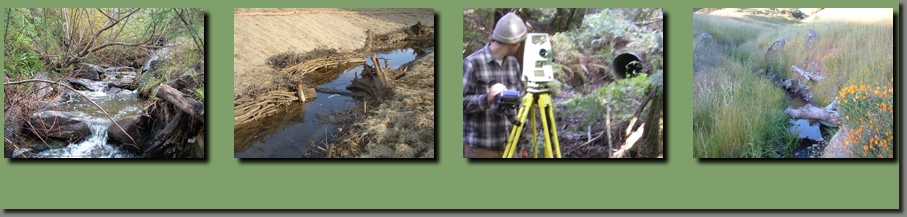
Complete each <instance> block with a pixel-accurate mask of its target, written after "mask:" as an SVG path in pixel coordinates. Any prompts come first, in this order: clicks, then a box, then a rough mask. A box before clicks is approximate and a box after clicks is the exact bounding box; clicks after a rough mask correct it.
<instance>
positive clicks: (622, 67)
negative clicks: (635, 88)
mask: <svg viewBox="0 0 907 217" xmlns="http://www.w3.org/2000/svg"><path fill="white" fill-rule="evenodd" d="M634 61H636V62H634ZM641 71H642V58H639V56H636V54H633V53H622V54H620V55H617V57H614V61H611V74H613V75H614V78H615V79H624V78H626V77H627V76H630V77H633V76H635V75H637V74H639V73H640V72H641Z"/></svg>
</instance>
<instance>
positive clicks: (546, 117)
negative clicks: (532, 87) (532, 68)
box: [538, 93, 561, 158]
mask: <svg viewBox="0 0 907 217" xmlns="http://www.w3.org/2000/svg"><path fill="white" fill-rule="evenodd" d="M538 102H539V108H540V109H539V110H540V113H542V115H541V116H542V130H544V133H545V157H548V158H553V157H555V156H554V153H552V150H551V149H552V148H554V149H555V151H556V154H557V158H560V157H561V149H560V144H558V139H557V125H555V124H554V111H553V109H552V108H551V97H550V96H549V95H548V93H542V94H541V96H539V101H538ZM552 143H553V146H554V147H552Z"/></svg>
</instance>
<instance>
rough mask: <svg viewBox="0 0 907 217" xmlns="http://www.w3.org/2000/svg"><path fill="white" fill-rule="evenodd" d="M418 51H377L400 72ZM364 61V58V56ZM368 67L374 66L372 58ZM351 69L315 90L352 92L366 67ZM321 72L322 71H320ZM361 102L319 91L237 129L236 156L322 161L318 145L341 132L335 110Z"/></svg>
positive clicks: (350, 67)
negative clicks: (310, 99) (316, 159)
mask: <svg viewBox="0 0 907 217" xmlns="http://www.w3.org/2000/svg"><path fill="white" fill-rule="evenodd" d="M417 53H421V51H420V52H416V51H415V50H414V49H409V48H404V49H395V50H391V51H379V52H375V54H377V56H378V58H381V59H380V60H381V61H382V62H381V65H382V66H383V65H384V62H383V60H384V59H387V61H388V63H389V64H390V68H391V69H396V68H398V67H400V66H401V65H403V64H406V63H408V62H410V61H413V60H415V59H416V55H417ZM363 58H364V57H363ZM365 59H367V62H366V64H369V65H373V64H372V62H371V60H370V59H369V58H365ZM347 67H349V68H348V69H346V70H344V71H343V72H341V73H338V75H336V77H334V76H333V75H331V76H330V79H329V80H326V81H323V83H320V84H318V83H316V85H315V87H316V88H320V89H327V90H333V91H342V92H349V91H347V90H346V86H348V85H350V84H351V83H352V81H353V79H354V78H356V77H358V75H359V73H360V72H361V71H362V68H363V67H362V64H357V65H350V66H347ZM316 73H321V72H316ZM358 104H361V102H359V101H357V100H355V99H353V98H352V97H350V96H346V95H340V94H325V93H321V92H318V93H317V98H316V99H315V100H314V101H311V102H307V103H301V102H293V103H292V104H291V105H289V106H287V107H286V108H285V110H286V111H285V112H281V113H278V114H277V115H273V116H271V117H266V118H263V119H262V120H257V121H254V122H252V123H249V124H245V126H243V127H242V128H237V129H236V132H235V133H234V142H235V144H236V146H235V148H234V150H233V151H234V157H236V158H322V157H324V156H321V155H320V154H318V155H314V156H312V155H313V154H312V153H322V152H321V151H315V150H316V149H317V148H316V147H314V146H313V145H315V146H322V147H323V146H324V144H330V143H332V142H333V141H332V137H333V136H332V135H336V134H337V133H338V132H339V131H340V130H338V126H337V125H336V124H334V117H333V115H331V111H332V110H337V111H343V110H346V109H347V108H349V107H350V106H353V105H358ZM318 116H324V117H327V118H328V119H329V121H322V120H319V119H318Z"/></svg>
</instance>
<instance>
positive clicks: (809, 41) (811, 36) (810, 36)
mask: <svg viewBox="0 0 907 217" xmlns="http://www.w3.org/2000/svg"><path fill="white" fill-rule="evenodd" d="M818 40H819V33H816V31H813V30H812V29H810V30H809V33H807V34H806V49H809V47H811V46H812V45H813V44H815V43H816V41H818Z"/></svg>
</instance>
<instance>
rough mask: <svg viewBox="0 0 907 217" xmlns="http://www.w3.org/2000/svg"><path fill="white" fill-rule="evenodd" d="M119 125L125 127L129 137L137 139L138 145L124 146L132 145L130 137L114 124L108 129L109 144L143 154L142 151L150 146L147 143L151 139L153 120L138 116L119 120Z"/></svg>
mask: <svg viewBox="0 0 907 217" xmlns="http://www.w3.org/2000/svg"><path fill="white" fill-rule="evenodd" d="M117 124H119V125H120V127H123V130H126V132H128V133H129V136H131V137H132V138H133V139H135V142H136V143H138V144H135V146H132V145H123V144H132V140H130V139H129V136H126V133H123V131H122V130H120V129H119V128H117V126H116V125H114V124H113V123H111V124H110V127H107V142H108V143H111V144H115V145H119V146H121V148H122V149H123V150H126V151H129V152H132V153H136V154H141V153H142V150H145V148H147V147H146V146H147V145H148V144H147V142H145V141H148V140H149V139H151V119H150V118H148V117H145V116H140V115H136V116H132V117H126V118H123V119H120V120H117ZM139 149H141V150H139Z"/></svg>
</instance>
